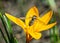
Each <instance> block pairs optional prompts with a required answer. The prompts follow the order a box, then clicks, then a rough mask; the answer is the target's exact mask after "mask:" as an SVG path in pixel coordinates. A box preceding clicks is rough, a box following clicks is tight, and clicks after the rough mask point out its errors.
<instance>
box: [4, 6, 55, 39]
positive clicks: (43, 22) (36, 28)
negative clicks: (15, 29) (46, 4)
mask: <svg viewBox="0 0 60 43" xmlns="http://www.w3.org/2000/svg"><path fill="white" fill-rule="evenodd" d="M52 13H53V12H52V11H49V12H47V13H46V14H44V15H43V16H42V17H39V12H38V9H37V8H36V7H35V6H34V7H32V8H31V9H30V10H29V11H28V12H27V14H26V18H25V23H24V22H23V21H22V20H21V19H19V18H16V17H14V16H12V15H9V14H8V13H5V15H6V16H7V17H8V18H9V19H10V20H11V21H13V22H14V23H16V24H17V25H19V26H20V27H22V28H23V30H24V31H25V32H26V33H28V34H30V35H31V36H32V38H34V39H39V38H41V36H42V35H41V31H45V30H48V29H50V28H52V27H53V26H54V25H56V22H54V23H52V24H48V22H49V21H50V19H51V18H52ZM33 16H36V19H35V20H34V23H33V24H32V25H31V26H29V23H30V21H31V20H32V17H33Z"/></svg>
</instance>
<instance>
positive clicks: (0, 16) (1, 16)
mask: <svg viewBox="0 0 60 43" xmlns="http://www.w3.org/2000/svg"><path fill="white" fill-rule="evenodd" d="M0 19H1V21H2V24H3V26H4V29H5V32H6V34H7V37H8V40H9V42H10V36H9V33H8V31H7V29H6V25H5V22H4V19H3V15H2V14H1V13H0Z"/></svg>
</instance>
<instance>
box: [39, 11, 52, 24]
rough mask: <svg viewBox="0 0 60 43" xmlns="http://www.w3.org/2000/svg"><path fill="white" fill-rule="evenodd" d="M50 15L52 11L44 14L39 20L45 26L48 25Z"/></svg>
mask: <svg viewBox="0 0 60 43" xmlns="http://www.w3.org/2000/svg"><path fill="white" fill-rule="evenodd" d="M52 13H53V12H52V11H49V12H47V13H46V14H44V16H42V17H41V18H40V20H41V21H43V22H44V23H45V24H48V22H49V21H50V19H51V18H52Z"/></svg>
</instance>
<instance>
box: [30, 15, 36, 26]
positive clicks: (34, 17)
mask: <svg viewBox="0 0 60 43" xmlns="http://www.w3.org/2000/svg"><path fill="white" fill-rule="evenodd" d="M35 19H36V16H35V15H34V16H33V17H32V20H31V21H30V23H29V26H31V25H32V24H33V22H34V20H35Z"/></svg>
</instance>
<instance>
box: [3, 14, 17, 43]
mask: <svg viewBox="0 0 60 43" xmlns="http://www.w3.org/2000/svg"><path fill="white" fill-rule="evenodd" d="M3 18H4V21H5V23H6V27H7V30H8V31H9V34H10V39H11V43H18V41H17V40H16V39H15V38H14V37H13V31H12V27H11V24H10V20H9V19H8V18H7V17H6V16H5V15H3Z"/></svg>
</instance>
